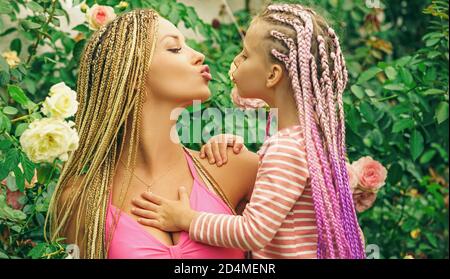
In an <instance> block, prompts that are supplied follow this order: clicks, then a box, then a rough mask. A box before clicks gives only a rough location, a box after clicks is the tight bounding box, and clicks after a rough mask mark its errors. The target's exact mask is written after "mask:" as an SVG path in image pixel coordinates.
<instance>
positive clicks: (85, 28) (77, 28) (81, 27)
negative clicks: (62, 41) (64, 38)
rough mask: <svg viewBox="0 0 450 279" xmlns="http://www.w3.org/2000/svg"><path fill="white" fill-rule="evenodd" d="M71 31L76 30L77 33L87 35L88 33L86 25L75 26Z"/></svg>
mask: <svg viewBox="0 0 450 279" xmlns="http://www.w3.org/2000/svg"><path fill="white" fill-rule="evenodd" d="M73 30H76V31H79V32H82V33H89V32H90V29H89V27H87V25H86V24H80V25H77V26H75V27H74V28H73Z"/></svg>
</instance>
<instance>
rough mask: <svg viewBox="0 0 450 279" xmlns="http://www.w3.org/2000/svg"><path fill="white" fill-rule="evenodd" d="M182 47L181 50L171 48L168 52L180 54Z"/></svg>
mask: <svg viewBox="0 0 450 279" xmlns="http://www.w3.org/2000/svg"><path fill="white" fill-rule="evenodd" d="M181 49H182V48H181V47H179V48H169V49H168V51H170V52H173V53H179V52H180V51H181Z"/></svg>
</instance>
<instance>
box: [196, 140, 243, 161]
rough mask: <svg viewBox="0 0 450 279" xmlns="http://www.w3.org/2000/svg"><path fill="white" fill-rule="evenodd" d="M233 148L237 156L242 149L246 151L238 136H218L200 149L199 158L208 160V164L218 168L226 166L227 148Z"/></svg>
mask: <svg viewBox="0 0 450 279" xmlns="http://www.w3.org/2000/svg"><path fill="white" fill-rule="evenodd" d="M229 146H230V147H233V151H234V153H235V154H239V152H241V151H242V150H243V149H247V148H246V147H245V145H244V139H243V138H242V137H240V136H236V135H231V134H220V135H217V136H214V137H212V138H210V139H209V140H208V142H207V143H205V145H203V146H202V148H201V149H200V158H208V159H209V163H210V164H214V163H216V164H217V166H218V167H220V166H221V165H223V164H226V162H227V160H228V157H227V148H228V147H229Z"/></svg>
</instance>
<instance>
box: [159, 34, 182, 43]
mask: <svg viewBox="0 0 450 279" xmlns="http://www.w3.org/2000/svg"><path fill="white" fill-rule="evenodd" d="M166 38H173V39H175V40H178V41H180V42H181V38H180V36H178V35H175V34H168V35H165V36H164V37H163V38H162V39H161V40H164V39H166Z"/></svg>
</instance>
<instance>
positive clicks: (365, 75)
mask: <svg viewBox="0 0 450 279" xmlns="http://www.w3.org/2000/svg"><path fill="white" fill-rule="evenodd" d="M381 71H383V70H382V69H380V68H378V67H372V68H370V69H368V70H367V71H365V72H363V73H362V74H361V75H360V76H359V78H358V81H357V83H359V84H361V83H364V82H366V81H369V80H371V79H372V78H373V77H375V76H376V75H377V74H378V73H379V72H381Z"/></svg>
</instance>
